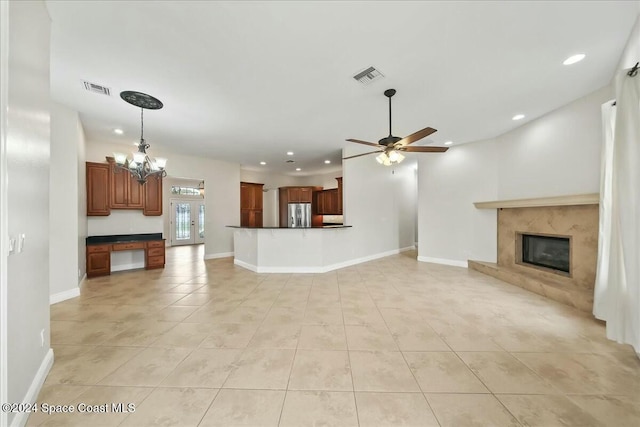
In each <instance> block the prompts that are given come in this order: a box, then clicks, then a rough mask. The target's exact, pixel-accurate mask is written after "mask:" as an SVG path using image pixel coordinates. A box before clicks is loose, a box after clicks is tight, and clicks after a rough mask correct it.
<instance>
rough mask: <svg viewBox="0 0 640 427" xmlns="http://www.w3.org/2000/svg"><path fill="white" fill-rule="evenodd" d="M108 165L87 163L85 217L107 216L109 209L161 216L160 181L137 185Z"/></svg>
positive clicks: (109, 161)
mask: <svg viewBox="0 0 640 427" xmlns="http://www.w3.org/2000/svg"><path fill="white" fill-rule="evenodd" d="M107 161H108V163H92V162H87V163H86V165H87V215H89V216H93V215H103V216H106V215H109V214H110V213H111V209H141V210H142V211H143V214H144V215H148V216H160V215H162V178H160V177H159V176H157V175H155V176H151V177H149V178H147V182H146V184H144V185H143V184H140V183H139V182H138V181H137V180H136V179H135V178H133V177H132V176H131V174H130V173H129V172H127V171H126V170H122V169H118V168H116V166H115V162H114V161H113V158H111V157H107Z"/></svg>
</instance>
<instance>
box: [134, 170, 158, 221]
mask: <svg viewBox="0 0 640 427" xmlns="http://www.w3.org/2000/svg"><path fill="white" fill-rule="evenodd" d="M134 181H135V180H134ZM135 183H136V184H137V185H139V186H140V187H141V188H142V191H141V193H142V197H141V199H142V205H143V206H142V208H143V211H142V213H143V214H144V215H147V216H160V215H162V178H161V177H159V176H157V175H155V176H150V177H149V178H147V182H146V184H144V185H140V184H138V182H137V181H135Z"/></svg>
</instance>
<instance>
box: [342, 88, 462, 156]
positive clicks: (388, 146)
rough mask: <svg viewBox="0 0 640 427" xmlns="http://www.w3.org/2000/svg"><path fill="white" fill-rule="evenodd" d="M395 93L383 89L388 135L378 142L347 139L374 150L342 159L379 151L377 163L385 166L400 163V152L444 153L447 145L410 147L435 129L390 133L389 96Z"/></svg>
mask: <svg viewBox="0 0 640 427" xmlns="http://www.w3.org/2000/svg"><path fill="white" fill-rule="evenodd" d="M395 94H396V90H395V89H387V90H385V91H384V96H386V97H387V98H389V136H387V137H385V138H382V139H381V140H380V141H378V143H377V144H376V143H374V142H367V141H362V140H359V139H347V141H349V142H355V143H358V144H364V145H368V146H371V147H376V148H377V150H376V151H370V152H368V153H363V154H356V155H355V156H349V157H344V158H343V160H347V159H353V158H354V157H360V156H367V155H369V154H376V153H379V156H378V157H376V160H377V161H378V163H381V164H383V165H385V166H390V165H392V164H394V163H400V162H401V161H403V160H404V156H403V155H402V152H409V153H444V152H445V151H447V150H448V149H449V148H448V147H410V146H409V145H411V144H413V143H414V142H416V141H419V140H421V139H422V138H424V137H426V136H429V135H431V134H432V133H434V132H437V131H436V129H433V128H430V127H426V128H424V129H422V130H419V131H418V132H415V133H412V134H411V135H409V136H406V137H404V138H400V137H397V136H393V135H392V134H391V97H392V96H393V95H395Z"/></svg>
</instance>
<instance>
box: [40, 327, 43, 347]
mask: <svg viewBox="0 0 640 427" xmlns="http://www.w3.org/2000/svg"><path fill="white" fill-rule="evenodd" d="M40 347H44V329H42V330H41V331H40Z"/></svg>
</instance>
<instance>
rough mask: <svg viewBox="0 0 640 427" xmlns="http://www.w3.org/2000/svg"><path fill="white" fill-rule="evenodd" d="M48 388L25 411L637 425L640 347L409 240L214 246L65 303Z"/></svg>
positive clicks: (176, 252)
mask: <svg viewBox="0 0 640 427" xmlns="http://www.w3.org/2000/svg"><path fill="white" fill-rule="evenodd" d="M51 342H52V347H53V349H54V352H55V364H54V366H53V368H52V370H51V373H50V374H49V376H48V378H47V380H46V383H45V385H44V387H43V389H42V392H41V393H40V396H39V398H38V401H39V402H47V403H49V404H78V403H80V402H84V403H89V404H94V405H98V404H105V403H109V404H110V403H120V402H121V403H125V404H126V403H133V404H135V405H136V410H135V412H134V413H130V414H126V413H114V412H110V413H106V414H79V413H74V414H62V415H53V416H46V415H43V414H42V413H38V414H34V415H32V416H31V417H30V419H29V421H28V425H45V426H50V425H65V426H67V425H78V426H89V425H91V426H97V425H114V426H115V425H123V426H144V425H178V426H196V425H201V426H209V425H211V426H216V425H217V426H278V425H280V426H296V427H297V426H314V425H315V426H319V425H325V426H358V425H359V426H395V425H402V426H438V425H440V426H456V427H459V426H469V425H474V426H487V425H495V426H519V425H526V426H544V427H551V426H580V427H584V426H616V427H622V426H634V427H635V426H638V425H640V361H639V360H638V359H637V358H636V356H635V354H634V353H633V351H632V349H631V347H629V346H623V345H618V344H616V343H613V342H611V341H608V340H607V339H606V338H605V331H604V327H603V325H602V324H601V323H599V322H597V321H595V320H593V319H592V318H591V317H590V316H588V315H585V314H583V313H580V312H577V311H575V310H573V309H571V308H569V307H566V306H563V305H561V304H558V303H556V302H553V301H550V300H547V299H545V298H543V297H541V296H538V295H535V294H532V293H529V292H527V291H524V290H522V289H520V288H517V287H515V286H511V285H508V284H505V283H503V282H500V281H498V280H496V279H494V278H491V277H488V276H484V275H482V274H480V273H477V272H474V271H468V270H466V269H462V268H456V267H447V266H441V265H434V264H426V263H419V262H417V261H416V260H415V253H411V252H408V253H403V254H401V255H397V256H391V257H388V258H383V259H380V260H377V261H372V262H369V263H366V264H361V265H357V266H354V267H350V268H345V269H342V270H338V271H335V272H331V273H327V274H306V275H305V274H255V273H252V272H250V271H247V270H244V269H242V268H240V267H235V266H234V265H233V263H232V261H231V259H221V260H211V261H206V262H205V261H202V247H201V246H200V247H178V248H171V249H168V251H167V266H166V268H165V269H164V270H156V271H149V272H147V271H133V272H126V273H117V274H113V275H112V276H109V277H104V278H97V279H92V280H89V281H88V283H87V285H86V286H85V288H84V289H82V295H81V296H80V297H79V298H75V299H72V300H68V301H65V302H63V303H60V304H56V305H54V306H52V307H51Z"/></svg>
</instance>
